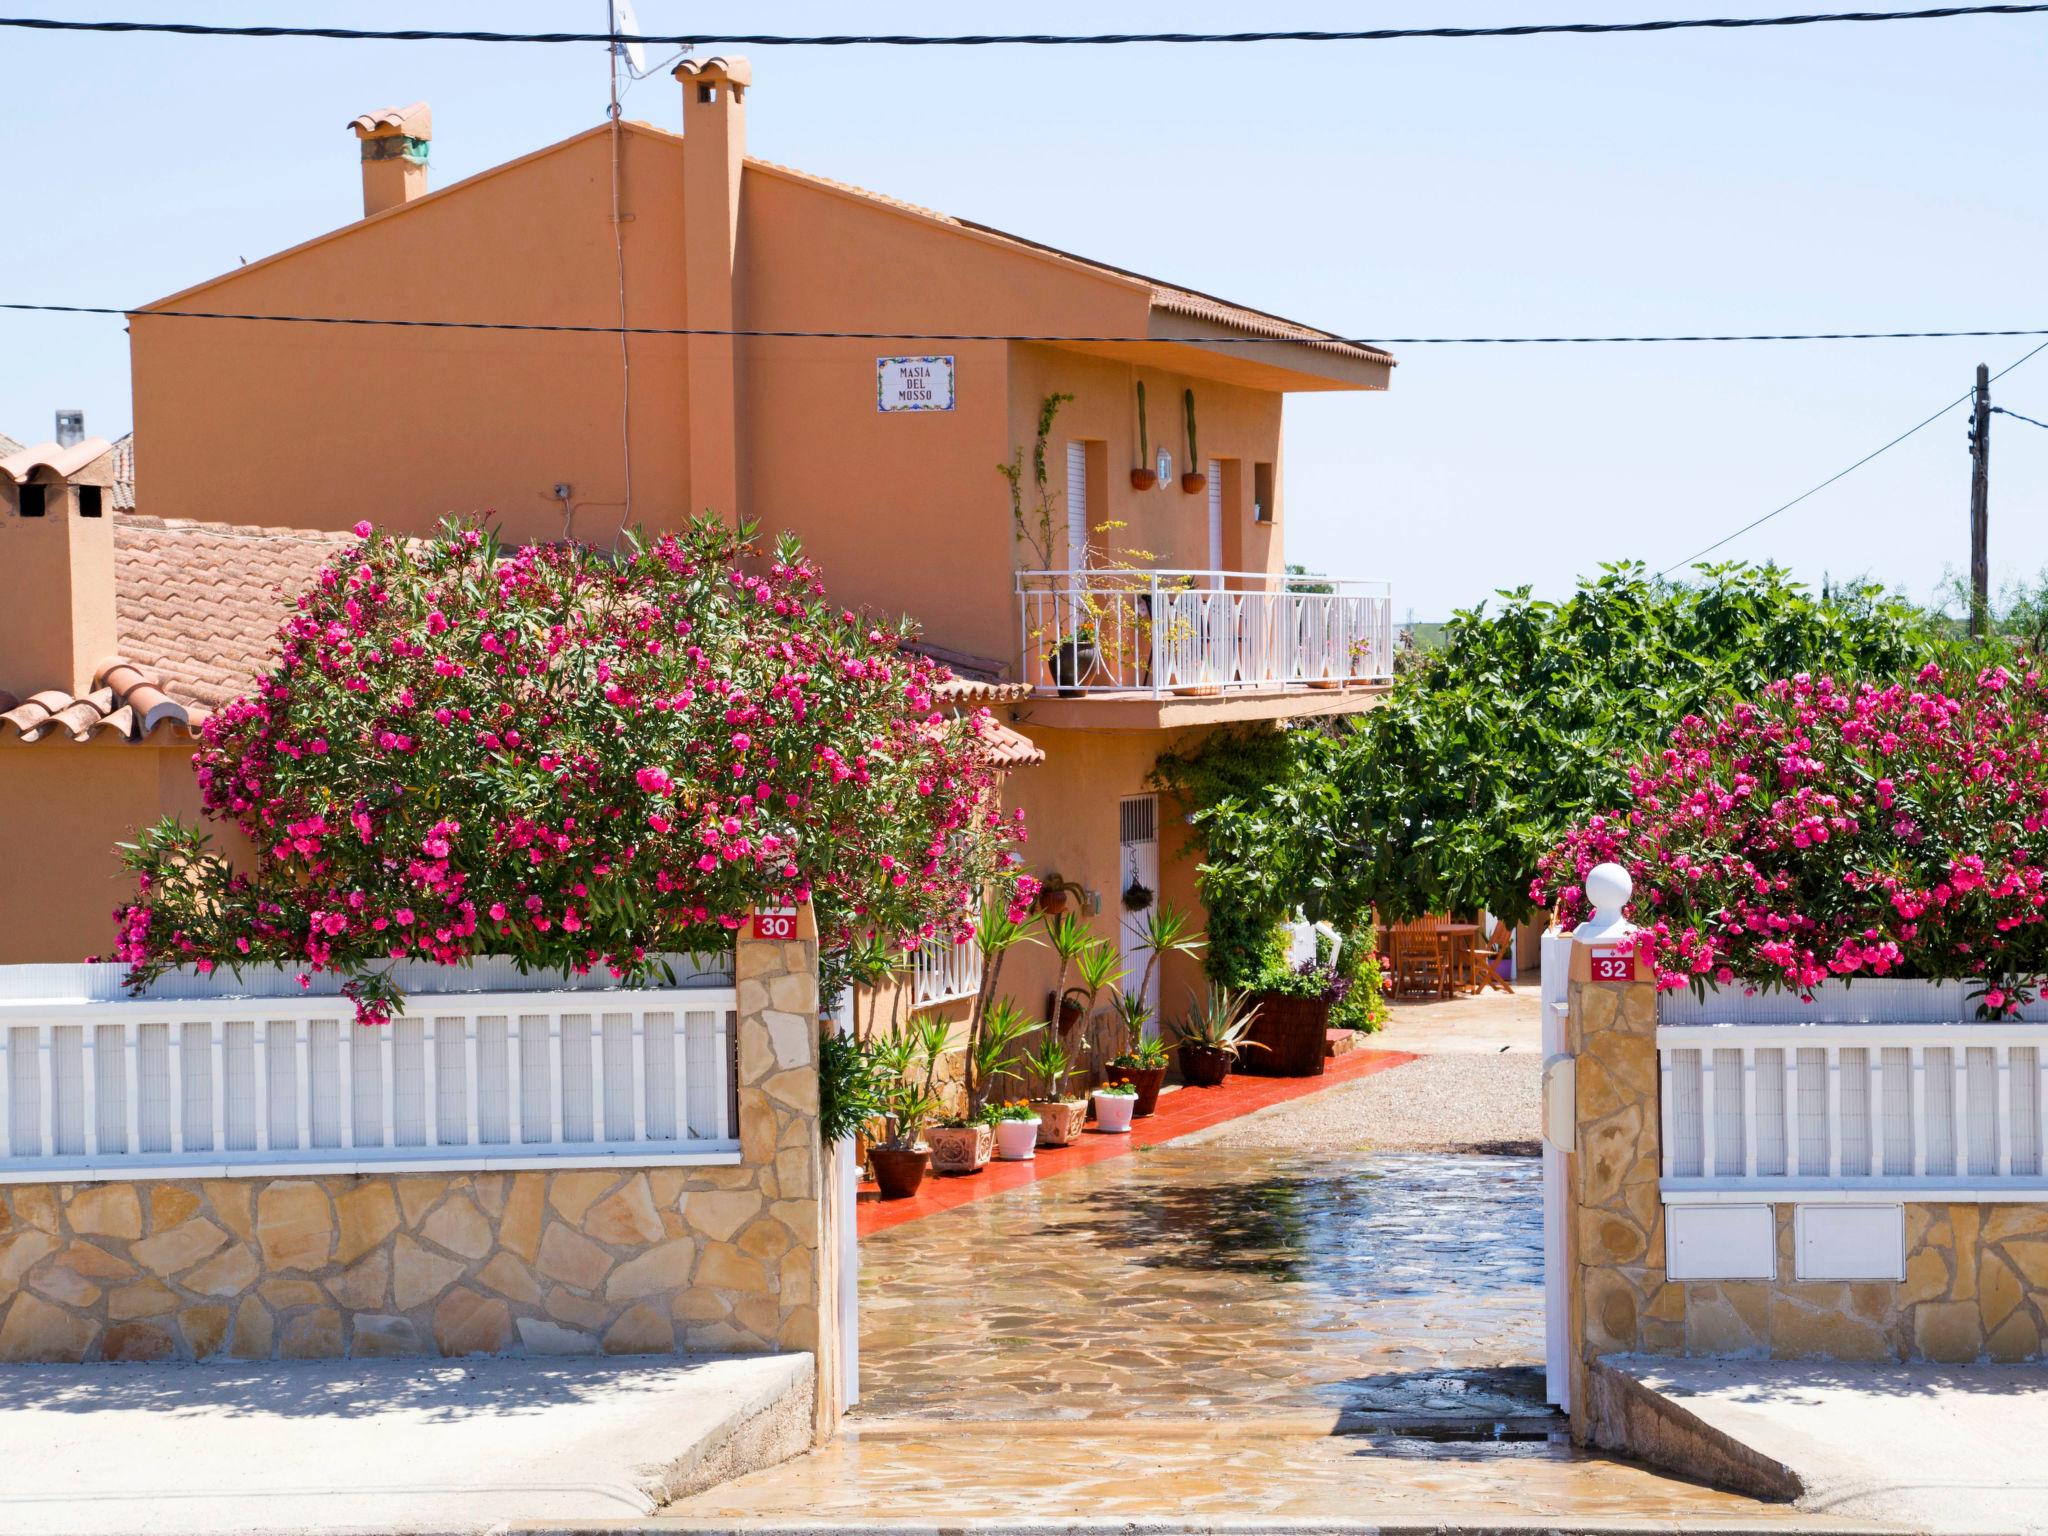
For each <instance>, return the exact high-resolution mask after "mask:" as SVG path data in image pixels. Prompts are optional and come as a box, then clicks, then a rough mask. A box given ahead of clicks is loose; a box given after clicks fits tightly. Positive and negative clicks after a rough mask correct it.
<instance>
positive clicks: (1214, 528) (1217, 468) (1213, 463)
mask: <svg viewBox="0 0 2048 1536" xmlns="http://www.w3.org/2000/svg"><path fill="white" fill-rule="evenodd" d="M1209 569H1210V570H1212V571H1220V570H1222V569H1223V463H1222V461H1221V460H1220V459H1211V460H1210V461H1209ZM1210 584H1211V585H1212V586H1215V587H1218V588H1221V587H1222V585H1223V582H1222V581H1221V580H1220V579H1218V580H1216V581H1214V582H1212V583H1210Z"/></svg>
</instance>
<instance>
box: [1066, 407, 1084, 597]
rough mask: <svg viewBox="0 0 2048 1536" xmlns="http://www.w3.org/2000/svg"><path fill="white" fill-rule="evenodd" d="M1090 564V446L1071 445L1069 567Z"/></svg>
mask: <svg viewBox="0 0 2048 1536" xmlns="http://www.w3.org/2000/svg"><path fill="white" fill-rule="evenodd" d="M1087 564H1088V445H1087V444H1086V443H1085V442H1081V441H1078V440H1076V441H1072V442H1069V443H1068V444H1067V569H1068V570H1070V571H1079V570H1083V569H1085V568H1086V567H1087Z"/></svg>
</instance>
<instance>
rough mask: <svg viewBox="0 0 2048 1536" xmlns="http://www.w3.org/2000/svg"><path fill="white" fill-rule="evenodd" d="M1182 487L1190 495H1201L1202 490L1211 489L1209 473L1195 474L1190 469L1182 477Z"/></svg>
mask: <svg viewBox="0 0 2048 1536" xmlns="http://www.w3.org/2000/svg"><path fill="white" fill-rule="evenodd" d="M1180 488H1181V489H1182V490H1184V491H1186V492H1187V493H1188V494H1189V495H1190V496H1199V495H1201V494H1202V492H1204V491H1206V490H1207V489H1209V477H1208V476H1207V475H1198V474H1195V473H1194V472H1193V471H1192V470H1190V471H1189V472H1188V473H1187V474H1184V475H1182V476H1181V477H1180Z"/></svg>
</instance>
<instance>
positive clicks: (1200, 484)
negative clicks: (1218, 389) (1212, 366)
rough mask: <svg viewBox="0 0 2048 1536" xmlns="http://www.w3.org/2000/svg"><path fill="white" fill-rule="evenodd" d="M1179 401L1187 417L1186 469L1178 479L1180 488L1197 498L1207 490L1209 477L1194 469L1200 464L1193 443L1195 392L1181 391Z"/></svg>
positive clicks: (1200, 460)
mask: <svg viewBox="0 0 2048 1536" xmlns="http://www.w3.org/2000/svg"><path fill="white" fill-rule="evenodd" d="M1181 401H1182V403H1183V404H1185V405H1186V407H1187V415H1188V467H1187V469H1186V470H1185V471H1184V472H1183V473H1182V475H1181V477H1180V488H1181V489H1182V490H1184V491H1186V492H1187V493H1188V494H1189V495H1190V496H1199V495H1201V494H1202V492H1204V491H1206V490H1207V489H1208V488H1209V477H1208V476H1207V475H1205V474H1201V473H1200V472H1198V471H1197V470H1196V469H1195V466H1196V465H1197V464H1199V463H1201V462H1202V457H1201V451H1200V449H1199V447H1198V446H1197V445H1196V442H1195V392H1194V391H1193V390H1192V389H1188V390H1183V391H1181Z"/></svg>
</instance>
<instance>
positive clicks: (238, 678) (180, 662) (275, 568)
mask: <svg viewBox="0 0 2048 1536" xmlns="http://www.w3.org/2000/svg"><path fill="white" fill-rule="evenodd" d="M352 542H353V540H352V539H351V538H350V536H349V535H347V534H345V533H322V532H312V531H308V530H305V529H298V528H242V527H236V526H233V525H230V524H225V523H195V522H185V521H182V520H174V519H166V518H159V517H146V516H131V517H124V518H122V519H120V520H119V521H118V522H116V523H115V524H114V622H115V629H116V632H117V633H118V635H119V636H120V645H121V653H122V654H123V655H124V656H128V657H131V658H133V659H134V660H136V661H139V662H142V663H143V664H144V665H147V666H151V667H155V668H156V669H158V670H159V671H160V672H161V673H162V674H163V675H164V676H165V677H166V678H168V679H170V681H169V683H168V684H167V686H168V687H169V688H170V690H171V691H172V692H173V693H174V694H176V695H177V696H178V697H179V698H181V699H187V700H190V701H192V702H194V703H197V704H202V705H206V706H208V707H210V708H216V709H217V708H219V707H220V706H221V705H222V704H225V703H226V702H227V701H228V700H229V699H232V698H235V697H236V696H238V695H240V694H242V693H244V692H246V691H247V690H248V688H249V685H250V684H251V683H253V682H254V681H255V680H256V678H257V676H258V675H259V674H260V673H262V672H263V671H264V670H265V669H266V668H267V667H268V665H269V662H270V658H271V657H272V655H273V654H274V653H275V650H276V635H277V627H278V625H280V624H281V623H283V622H284V617H285V613H286V611H287V609H288V608H289V606H290V604H291V602H292V600H293V599H294V598H295V597H297V595H298V594H299V593H300V592H301V591H303V590H304V589H305V588H306V587H308V586H310V585H311V584H312V582H313V579H314V578H315V577H316V576H318V575H319V573H320V568H321V567H322V566H324V565H325V564H327V562H328V561H329V560H330V559H332V558H333V556H334V555H335V554H336V553H338V552H339V551H341V550H343V549H345V548H347V547H348V546H349V545H350V544H351V543H352Z"/></svg>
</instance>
